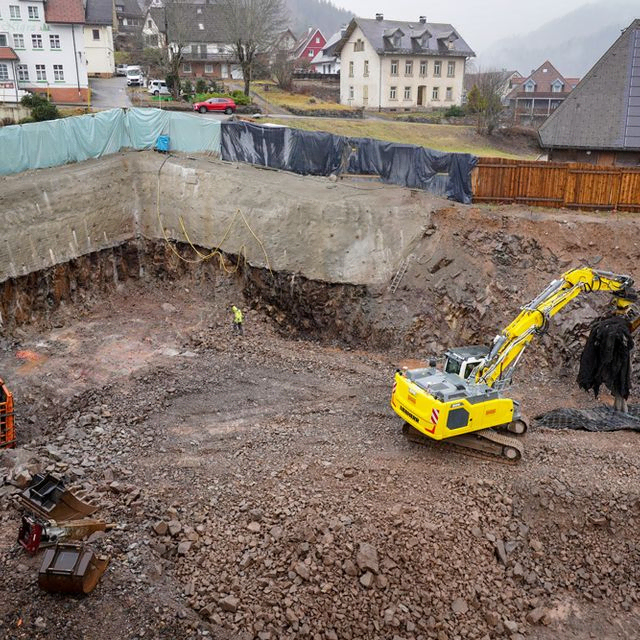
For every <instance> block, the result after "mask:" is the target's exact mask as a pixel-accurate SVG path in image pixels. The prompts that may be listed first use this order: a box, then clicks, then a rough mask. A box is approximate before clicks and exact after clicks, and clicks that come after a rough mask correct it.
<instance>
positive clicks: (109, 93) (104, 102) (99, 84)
mask: <svg viewBox="0 0 640 640" xmlns="http://www.w3.org/2000/svg"><path fill="white" fill-rule="evenodd" d="M89 87H90V88H91V106H92V107H93V108H94V109H98V110H100V109H117V108H119V107H131V106H132V105H131V100H129V96H128V94H127V79H126V78H124V77H122V76H114V77H113V78H90V79H89Z"/></svg>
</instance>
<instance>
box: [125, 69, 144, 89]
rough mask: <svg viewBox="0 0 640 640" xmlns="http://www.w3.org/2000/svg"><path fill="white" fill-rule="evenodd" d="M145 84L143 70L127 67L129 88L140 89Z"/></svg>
mask: <svg viewBox="0 0 640 640" xmlns="http://www.w3.org/2000/svg"><path fill="white" fill-rule="evenodd" d="M143 84H144V81H143V74H142V69H141V68H140V67H138V66H135V65H131V66H128V67H127V86H128V87H133V86H136V87H140V86H142V85H143Z"/></svg>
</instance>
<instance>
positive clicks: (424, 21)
mask: <svg viewBox="0 0 640 640" xmlns="http://www.w3.org/2000/svg"><path fill="white" fill-rule="evenodd" d="M420 24H427V16H420Z"/></svg>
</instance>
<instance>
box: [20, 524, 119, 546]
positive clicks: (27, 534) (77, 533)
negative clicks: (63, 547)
mask: <svg viewBox="0 0 640 640" xmlns="http://www.w3.org/2000/svg"><path fill="white" fill-rule="evenodd" d="M111 528H113V525H108V524H107V523H106V522H104V521H103V520H91V519H89V518H84V519H83V520H69V521H68V522H60V523H56V522H53V521H49V522H47V521H44V520H41V519H39V518H37V517H35V516H30V515H25V516H22V523H21V525H20V531H19V532H18V542H19V543H20V545H21V546H22V547H24V548H25V550H26V551H28V552H29V553H37V551H38V549H40V547H45V546H52V545H54V544H56V543H57V542H60V541H61V540H84V538H87V537H89V536H90V535H91V534H92V533H95V532H96V531H106V530H107V529H111Z"/></svg>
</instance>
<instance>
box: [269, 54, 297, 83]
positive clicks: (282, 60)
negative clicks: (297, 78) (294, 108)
mask: <svg viewBox="0 0 640 640" xmlns="http://www.w3.org/2000/svg"><path fill="white" fill-rule="evenodd" d="M295 66H296V63H295V60H291V59H290V58H289V52H288V51H278V53H277V54H276V57H275V60H274V62H273V64H272V65H271V72H272V73H273V75H274V77H275V79H276V83H277V84H278V86H279V87H280V88H281V89H284V90H285V91H291V89H292V88H293V72H294V71H295Z"/></svg>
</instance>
